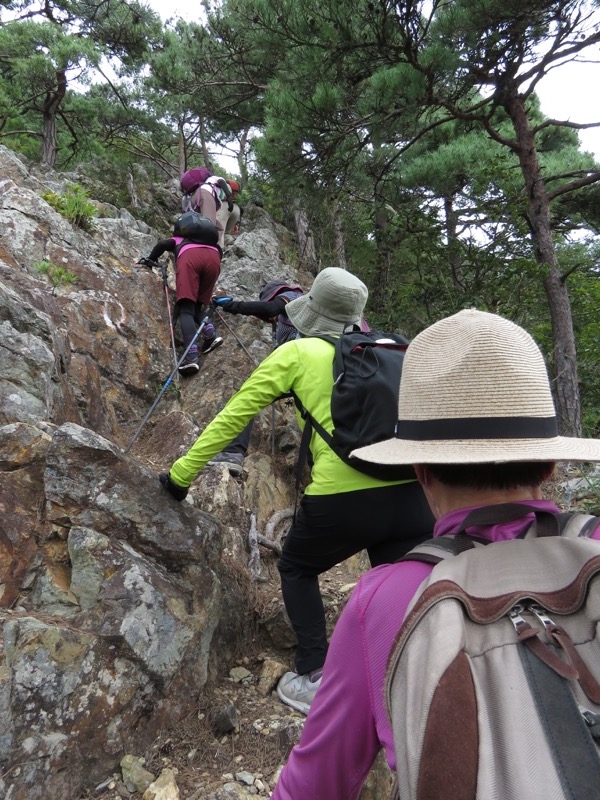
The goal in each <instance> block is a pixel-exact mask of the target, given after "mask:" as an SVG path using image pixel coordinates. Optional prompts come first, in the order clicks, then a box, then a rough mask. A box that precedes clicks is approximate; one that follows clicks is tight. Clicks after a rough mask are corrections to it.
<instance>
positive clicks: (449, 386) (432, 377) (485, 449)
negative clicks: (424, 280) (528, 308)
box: [352, 310, 600, 464]
mask: <svg viewBox="0 0 600 800" xmlns="http://www.w3.org/2000/svg"><path fill="white" fill-rule="evenodd" d="M352 455H355V456H358V457H359V458H361V459H364V460H365V461H371V462H374V463H376V464H477V463H493V462H506V461H600V440H597V439H571V438H566V437H564V436H559V435H558V426H557V420H556V412H555V410H554V404H553V402H552V395H551V393H550V384H549V381H548V375H547V372H546V367H545V364H544V359H543V357H542V354H541V352H540V350H539V348H538V346H537V345H536V343H535V342H534V341H533V339H532V338H531V336H530V335H529V334H528V333H527V332H526V331H524V330H523V329H522V328H520V327H519V326H518V325H515V324H514V323H513V322H510V321H509V320H507V319H504V318H503V317H499V316H497V315H496V314H487V313H485V312H483V311H476V310H469V311H460V312H459V313H458V314H454V315H453V316H451V317H447V318H446V319H443V320H441V321H440V322H436V323H435V324H434V325H431V326H430V327H429V328H427V329H426V330H424V331H423V332H422V333H420V334H419V335H418V336H417V337H416V338H415V339H414V340H413V342H412V343H411V344H410V346H409V348H408V350H407V352H406V357H405V359H404V366H403V370H402V380H401V382H400V394H399V399H398V424H397V428H396V438H394V439H387V440H386V441H383V442H380V443H378V444H373V445H369V446H368V447H361V448H360V449H358V450H354V452H353V453H352Z"/></svg>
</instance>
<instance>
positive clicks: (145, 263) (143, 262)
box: [137, 258, 156, 269]
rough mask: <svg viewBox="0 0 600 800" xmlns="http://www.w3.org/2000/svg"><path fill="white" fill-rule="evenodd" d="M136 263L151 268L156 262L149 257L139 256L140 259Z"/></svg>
mask: <svg viewBox="0 0 600 800" xmlns="http://www.w3.org/2000/svg"><path fill="white" fill-rule="evenodd" d="M137 263H138V264H140V265H141V266H142V267H148V269H152V267H155V266H156V263H155V262H154V261H151V260H150V259H149V258H140V260H139V261H138V262H137Z"/></svg>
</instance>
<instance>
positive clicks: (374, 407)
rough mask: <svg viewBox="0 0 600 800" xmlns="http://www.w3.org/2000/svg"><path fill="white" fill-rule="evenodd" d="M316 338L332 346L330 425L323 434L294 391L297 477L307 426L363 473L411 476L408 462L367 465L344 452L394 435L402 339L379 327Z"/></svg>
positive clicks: (307, 437)
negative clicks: (299, 428) (298, 421)
mask: <svg viewBox="0 0 600 800" xmlns="http://www.w3.org/2000/svg"><path fill="white" fill-rule="evenodd" d="M318 338H319V339H324V340H325V341H327V342H330V343H331V344H333V346H334V347H335V352H334V357H333V381H334V383H333V392H332V394H331V418H332V420H333V425H334V429H333V432H332V433H331V434H330V433H328V431H326V430H325V428H323V426H322V425H321V424H320V423H319V422H318V421H317V420H316V419H315V418H314V417H313V416H312V415H311V414H310V412H309V411H308V410H307V409H306V408H304V406H303V405H302V403H301V401H300V399H299V398H298V397H296V396H294V402H295V404H296V407H297V408H298V410H299V412H300V414H301V416H302V418H303V419H304V421H305V426H304V431H303V433H302V439H301V442H300V453H299V456H298V465H297V476H298V478H299V477H300V475H301V472H302V469H303V467H304V463H305V461H306V458H307V455H308V448H309V445H310V439H311V435H312V431H313V430H315V431H316V432H317V433H318V434H319V436H320V437H321V438H322V439H323V440H324V441H325V442H326V443H327V444H328V445H329V447H331V449H332V450H333V451H334V453H335V454H336V455H337V456H338V457H339V458H341V459H342V461H344V462H345V463H346V464H348V465H349V466H350V467H353V468H354V469H356V470H358V471H359V472H363V473H364V474H365V475H370V476H371V477H373V478H379V479H380V480H388V481H394V480H408V479H411V478H415V472H414V470H413V468H412V467H411V466H404V465H402V466H400V465H396V464H373V463H371V462H369V461H362V460H361V459H360V458H356V456H351V455H350V453H351V452H352V451H353V450H356V448H358V447H366V446H367V445H369V444H375V443H377V442H381V441H384V440H385V439H391V438H393V436H394V435H395V431H396V422H397V421H398V390H399V388H400V375H401V373H402V364H403V361H404V353H405V351H406V348H407V347H408V339H405V338H404V337H403V336H400V335H399V334H396V333H381V332H380V331H369V332H362V331H354V332H352V333H344V334H343V335H342V336H340V337H339V339H335V338H333V337H331V338H330V337H329V336H319V337H318Z"/></svg>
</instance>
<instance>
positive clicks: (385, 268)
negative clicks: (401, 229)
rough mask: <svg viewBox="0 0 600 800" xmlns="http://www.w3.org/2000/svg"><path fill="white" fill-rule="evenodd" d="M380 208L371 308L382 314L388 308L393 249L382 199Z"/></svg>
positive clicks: (376, 224)
mask: <svg viewBox="0 0 600 800" xmlns="http://www.w3.org/2000/svg"><path fill="white" fill-rule="evenodd" d="M376 203H377V205H378V206H379V207H378V209H377V211H375V242H376V245H377V257H376V263H375V277H374V279H373V283H372V286H371V287H370V291H369V297H370V301H371V308H373V309H375V311H378V312H379V313H382V312H383V311H384V310H385V308H386V296H387V291H388V286H389V279H390V266H391V263H392V255H393V252H392V251H393V248H392V243H391V242H390V233H389V222H388V218H387V213H386V211H385V207H384V205H383V200H382V199H381V198H378V199H376Z"/></svg>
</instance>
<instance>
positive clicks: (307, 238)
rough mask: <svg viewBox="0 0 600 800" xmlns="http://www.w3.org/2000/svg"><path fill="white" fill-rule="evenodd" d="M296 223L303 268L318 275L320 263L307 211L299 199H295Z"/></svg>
mask: <svg viewBox="0 0 600 800" xmlns="http://www.w3.org/2000/svg"><path fill="white" fill-rule="evenodd" d="M294 223H295V225H296V235H297V236H298V249H299V251H300V262H301V264H302V267H303V268H304V269H306V270H308V271H309V272H311V273H312V274H313V275H316V274H317V271H318V262H317V252H316V249H315V242H314V239H313V237H312V233H311V232H310V226H309V224H308V216H307V214H306V209H304V208H303V207H302V206H301V205H300V201H299V199H298V198H295V199H294Z"/></svg>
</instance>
